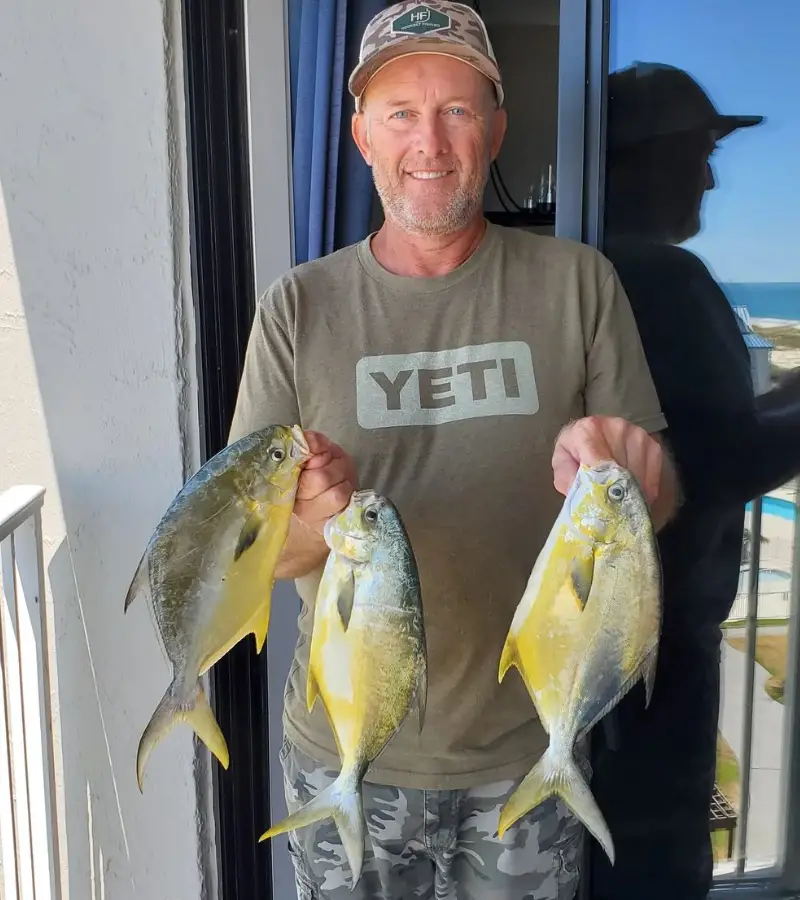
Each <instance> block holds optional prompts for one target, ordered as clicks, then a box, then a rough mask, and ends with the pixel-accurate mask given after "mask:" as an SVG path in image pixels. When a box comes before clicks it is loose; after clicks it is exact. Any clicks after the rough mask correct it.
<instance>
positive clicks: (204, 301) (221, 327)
mask: <svg viewBox="0 0 800 900" xmlns="http://www.w3.org/2000/svg"><path fill="white" fill-rule="evenodd" d="M245 21H246V18H245V5H244V2H243V0H184V2H183V29H184V33H183V39H184V51H185V60H186V94H187V96H186V105H187V118H188V121H187V133H188V145H189V166H190V203H191V212H192V215H191V250H192V259H193V268H194V271H193V277H194V285H193V288H194V294H195V303H196V310H197V344H198V347H197V352H198V369H199V372H198V375H199V381H200V385H201V397H200V418H201V447H202V454H203V460H205V459H208V458H209V457H211V456H213V455H214V454H215V453H216V452H217V451H219V450H221V449H222V448H223V447H224V446H225V445H226V443H227V436H228V429H229V426H230V421H231V418H232V415H233V410H234V406H235V402H236V393H237V390H238V386H239V379H240V377H241V371H242V366H243V362H244V354H245V349H246V345H247V338H248V335H249V333H250V327H251V324H252V320H253V315H254V312H255V272H254V258H253V242H252V231H253V223H252V215H251V198H250V192H251V186H250V156H249V140H248V127H249V126H248V111H247V72H246V59H247V55H246V34H245ZM263 660H264V655H263V654H262V656H261V657H260V658H259V657H256V655H255V652H254V648H253V642H252V641H242V642H241V643H240V644H239V645H237V646H236V647H234V648H233V650H231V652H230V653H228V654H227V655H226V656H225V657H224V658H223V659H222V660H220V661H219V662H218V663H217V665H216V666H214V668H213V670H212V671H211V684H212V702H213V705H214V708H215V711H216V715H217V718H218V720H219V723H220V727H221V728H222V731H223V733H224V734H225V736H226V739H227V741H228V746H229V749H230V757H231V765H230V768H229V770H228V771H225V770H223V769H222V768H221V767H220V766H219V765H217V764H216V762H213V761H212V773H213V780H214V793H215V797H214V806H215V815H216V823H215V826H216V827H215V829H214V830H215V832H216V840H217V860H216V863H217V869H218V877H219V890H220V897H221V898H225V900H233V898H236V900H268V898H271V897H272V872H271V856H270V852H269V847H268V845H265V844H259V843H258V837H259V835H260V834H261V833H262V832H263V829H264V824H265V821H266V819H267V817H268V810H269V808H270V789H269V752H268V747H269V741H268V734H267V726H268V717H267V714H266V709H267V670H266V666H265V665H263ZM201 752H202V751H201Z"/></svg>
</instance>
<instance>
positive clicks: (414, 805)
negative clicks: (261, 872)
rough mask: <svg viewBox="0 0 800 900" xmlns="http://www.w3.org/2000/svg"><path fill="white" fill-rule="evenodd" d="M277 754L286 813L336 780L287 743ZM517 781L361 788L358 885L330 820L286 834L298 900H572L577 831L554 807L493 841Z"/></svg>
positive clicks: (558, 806) (580, 832)
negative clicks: (362, 841) (464, 786)
mask: <svg viewBox="0 0 800 900" xmlns="http://www.w3.org/2000/svg"><path fill="white" fill-rule="evenodd" d="M280 755H281V762H282V765H283V771H284V777H285V787H286V802H287V806H288V808H289V811H290V812H294V811H295V810H296V809H297V808H298V807H299V806H301V805H302V804H304V803H307V802H308V801H309V800H310V799H311V798H312V797H313V796H315V795H316V794H317V793H319V791H321V790H322V789H323V788H325V787H327V785H329V784H330V783H331V782H332V781H333V780H334V779H335V778H336V775H337V774H338V772H336V771H333V770H331V769H326V768H324V767H320V766H319V764H317V763H315V762H314V761H313V760H312V759H310V758H309V757H308V756H306V755H305V754H304V753H303V752H302V751H301V750H299V749H298V748H297V747H296V746H295V745H294V744H292V743H291V742H290V741H288V740H284V744H283V748H282V750H281V754H280ZM519 780H521V779H519ZM519 780H517V781H511V780H510V779H509V780H507V781H501V782H497V783H495V784H490V785H485V786H483V787H476V788H470V789H468V790H451V791H423V790H408V789H405V788H403V789H400V788H394V787H384V786H381V785H376V784H372V783H369V782H364V784H363V799H364V817H365V818H366V821H367V825H368V829H369V839H368V840H367V846H366V852H365V856H364V868H363V871H362V875H361V879H360V881H359V883H358V884H357V885H356V888H355V890H354V891H351V890H350V884H351V877H350V867H349V865H348V863H347V859H346V857H345V854H344V850H343V849H342V845H341V842H340V840H339V835H338V833H337V831H336V826H335V825H334V824H333V821H332V820H331V819H326V820H325V821H323V822H319V823H317V824H316V825H310V826H308V827H305V828H302V829H299V830H298V831H296V832H292V833H290V835H289V849H290V852H291V855H292V861H293V863H294V868H295V876H296V881H297V895H298V898H299V900H406V898H408V900H411V898H415V900H434V898H435V900H573V898H574V897H575V896H576V895H577V887H578V859H579V853H580V849H581V840H582V836H583V829H582V827H581V825H580V823H579V822H578V821H577V820H576V819H575V818H574V817H573V816H572V814H571V813H570V812H569V811H568V809H567V808H566V807H565V806H564V805H563V804H562V803H561V802H560V801H556V800H554V799H551V800H548V801H546V802H545V803H543V804H542V805H541V806H539V807H538V808H537V809H535V810H533V811H532V812H530V813H528V815H527V816H525V817H523V818H522V819H520V820H519V822H517V823H516V824H515V825H513V826H512V827H511V828H509V829H508V831H507V832H506V833H505V834H504V835H503V839H502V840H500V838H498V837H497V834H496V829H497V819H498V814H499V811H500V807H501V806H502V804H503V803H504V802H505V800H506V799H507V798H508V796H509V795H510V793H511V791H512V790H514V788H516V786H517V784H518V783H519Z"/></svg>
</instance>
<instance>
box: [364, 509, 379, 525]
mask: <svg viewBox="0 0 800 900" xmlns="http://www.w3.org/2000/svg"><path fill="white" fill-rule="evenodd" d="M364 518H365V519H366V520H367V521H368V522H377V521H378V510H377V509H375V507H374V506H370V507H368V508H367V509H365V510H364Z"/></svg>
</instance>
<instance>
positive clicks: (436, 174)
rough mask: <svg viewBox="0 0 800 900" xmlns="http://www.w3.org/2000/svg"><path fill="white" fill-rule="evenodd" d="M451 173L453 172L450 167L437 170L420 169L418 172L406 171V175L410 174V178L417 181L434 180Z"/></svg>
mask: <svg viewBox="0 0 800 900" xmlns="http://www.w3.org/2000/svg"><path fill="white" fill-rule="evenodd" d="M452 174H453V170H452V169H447V170H437V171H434V170H431V169H428V170H422V171H419V172H406V175H408V176H410V177H411V178H415V179H416V180H417V181H435V180H437V179H439V178H444V177H445V176H446V175H452Z"/></svg>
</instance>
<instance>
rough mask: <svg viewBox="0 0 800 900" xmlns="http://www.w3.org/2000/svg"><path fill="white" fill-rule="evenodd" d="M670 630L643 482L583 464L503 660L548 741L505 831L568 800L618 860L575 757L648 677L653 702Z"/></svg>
mask: <svg viewBox="0 0 800 900" xmlns="http://www.w3.org/2000/svg"><path fill="white" fill-rule="evenodd" d="M660 630H661V563H660V558H659V553H658V545H657V544H656V537H655V533H654V528H653V524H652V521H651V519H650V512H649V508H648V506H647V501H646V500H645V498H644V496H643V494H642V492H641V490H640V488H639V485H638V483H637V482H636V479H635V478H634V476H633V475H631V473H630V472H628V471H627V470H625V469H623V468H621V467H620V466H618V465H616V464H615V463H606V462H603V463H600V464H598V465H596V466H594V467H592V468H589V467H586V466H582V467H581V468H580V469H579V472H578V475H577V477H576V479H575V481H574V483H573V485H572V487H571V488H570V491H569V493H568V494H567V497H566V498H565V501H564V504H563V506H562V509H561V512H560V514H559V516H558V518H557V519H556V522H555V524H554V526H553V528H552V530H551V532H550V535H549V537H548V540H547V542H546V544H545V546H544V547H543V549H542V551H541V553H540V554H539V557H538V558H537V560H536V563H535V565H534V567H533V571H532V572H531V576H530V578H529V580H528V584H527V587H526V589H525V592H524V594H523V596H522V599H521V600H520V603H519V605H518V607H517V610H516V612H515V615H514V618H513V620H512V623H511V627H510V630H509V633H508V636H507V638H506V643H505V646H504V648H503V653H502V657H501V661H500V671H499V679H500V681H502V680H503V678H504V676H505V674H506V672H507V671H508V670H509V668H510V667H511V666H516V667H517V669H518V670H519V672H520V674H521V675H522V679H523V681H524V683H525V685H526V687H527V689H528V692H529V694H530V695H531V698H532V699H533V702H534V705H535V707H536V711H537V713H538V715H539V719H540V720H541V722H542V725H543V726H544V728H545V729H546V731H547V733H548V734H549V736H550V742H549V746H548V748H547V750H546V751H545V753H544V755H543V756H542V758H541V759H540V760H539V761H538V762H537V763H536V765H535V766H534V767H533V769H532V770H531V771H530V773H529V774H528V775H527V776H526V778H525V779H524V781H523V782H522V783H521V784H520V785H519V787H518V788H517V790H516V791H515V792H514V794H513V795H512V796H511V797H510V798H509V800H508V801H507V803H506V804H505V806H504V807H503V809H502V810H501V812H500V823H499V828H498V834H499V836H500V837H502V836H503V834H504V832H505V830H506V829H507V828H508V827H509V826H510V825H512V824H513V823H514V822H516V821H517V819H519V818H520V817H521V816H523V815H525V813H526V812H528V811H529V810H530V809H533V808H534V807H535V806H537V805H538V804H540V803H541V802H542V801H544V800H546V799H547V798H548V797H550V796H552V795H557V796H559V797H561V798H562V799H563V800H564V802H565V803H566V804H567V805H568V806H569V807H570V808H571V810H572V811H573V812H574V814H575V815H576V816H577V817H578V818H579V819H580V820H581V821H582V822H583V823H584V825H585V826H586V827H587V829H588V830H589V831H590V832H591V833H592V834H593V835H594V836H595V838H597V840H598V841H599V843H600V844H601V845H602V847H603V849H604V850H605V852H606V853H607V855H608V857H609V859H610V860H611V862H612V863H613V862H614V843H613V840H612V837H611V834H610V832H609V829H608V826H607V824H606V822H605V819H604V818H603V815H602V813H601V812H600V809H599V808H598V806H597V803H596V801H595V799H594V796H593V795H592V792H591V789H590V788H589V785H588V784H587V783H586V782H585V780H584V779H583V777H582V775H581V772H580V770H579V769H578V767H577V765H576V762H575V760H574V758H573V750H574V747H575V744H576V742H577V741H579V740H580V739H581V738H582V737H584V736H585V735H586V734H587V732H588V731H589V730H590V729H591V728H592V727H593V726H594V725H595V724H596V723H597V722H598V721H599V720H600V719H601V718H602V717H603V716H605V715H606V714H607V713H608V712H609V711H610V710H611V709H613V707H614V706H616V704H617V703H618V702H619V701H620V700H621V699H622V697H623V696H624V695H625V694H626V693H627V692H628V691H629V690H630V689H631V688H632V687H633V686H634V684H636V682H637V681H638V680H639V679H640V678H642V679H644V682H645V688H646V698H645V703H646V705H649V703H650V697H651V695H652V691H653V682H654V678H655V671H656V658H657V653H658V642H659V637H660Z"/></svg>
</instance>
